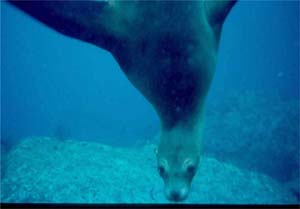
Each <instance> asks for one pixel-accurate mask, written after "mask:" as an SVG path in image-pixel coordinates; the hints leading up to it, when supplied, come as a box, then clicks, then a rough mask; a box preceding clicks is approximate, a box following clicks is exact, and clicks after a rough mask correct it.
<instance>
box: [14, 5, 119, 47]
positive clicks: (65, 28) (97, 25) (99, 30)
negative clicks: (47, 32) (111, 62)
mask: <svg viewBox="0 0 300 209" xmlns="http://www.w3.org/2000/svg"><path fill="white" fill-rule="evenodd" d="M8 2H9V3H11V4H12V5H14V6H16V7H17V8H19V9H21V10H23V11H24V12H26V13H28V14H29V15H31V16H32V17H34V18H36V19H38V20H39V21H41V22H43V23H44V24H46V25H47V26H49V27H51V28H53V29H55V30H56V31H58V32H60V33H62V34H64V35H67V36H70V37H73V38H77V39H80V40H83V41H86V42H89V43H92V44H94V45H97V46H99V47H101V48H104V49H106V50H109V51H111V50H112V49H113V48H114V47H115V45H116V44H117V40H116V38H115V37H114V36H113V34H112V33H111V32H110V30H109V28H107V25H108V24H105V22H106V21H108V20H107V17H106V15H105V14H106V13H107V10H108V2H105V1H12V0H8Z"/></svg>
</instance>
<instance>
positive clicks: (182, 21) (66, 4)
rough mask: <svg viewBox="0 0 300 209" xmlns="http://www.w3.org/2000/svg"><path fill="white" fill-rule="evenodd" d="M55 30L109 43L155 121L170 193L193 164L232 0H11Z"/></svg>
mask: <svg viewBox="0 0 300 209" xmlns="http://www.w3.org/2000/svg"><path fill="white" fill-rule="evenodd" d="M9 2H10V3H11V4H13V5H15V6H16V7H18V8H20V9H21V10H23V11H25V12H26V13H28V14H29V15H31V16H33V17H34V18H36V19H38V20H39V21H41V22H43V23H44V24H46V25H48V26H50V27H51V28H53V29H55V30H56V31H58V32H60V33H62V34H64V35H67V36H70V37H73V38H77V39H80V40H82V41H85V42H89V43H91V44H94V45H96V46H98V47H101V48H103V49H106V50H108V51H109V52H111V53H112V55H113V56H114V58H115V59H116V60H117V62H118V63H119V65H120V66H121V69H122V70H123V72H124V73H125V74H126V76H127V78H128V79H129V80H130V81H131V83H132V84H133V85H134V86H135V87H136V88H137V89H138V90H139V91H140V92H141V93H142V94H143V95H144V96H145V98H146V99H147V100H148V101H149V102H150V103H151V104H152V105H153V107H154V109H155V110H156V112H157V114H158V115H159V118H160V121H161V134H160V142H159V145H158V149H157V162H158V171H159V174H160V176H161V177H162V178H163V180H164V182H165V194H166V197H167V198H168V199H169V200H172V201H182V200H184V199H186V197H187V195H188V192H189V190H190V185H191V182H192V179H193V177H194V175H195V173H196V171H197V167H198V163H199V159H200V151H201V141H202V130H203V120H204V116H203V109H204V102H205V97H206V95H207V92H208V90H209V86H210V84H211V81H212V78H213V75H214V71H215V67H216V58H217V49H218V44H219V40H220V34H221V29H222V25H223V22H224V20H225V18H226V16H227V15H228V13H229V11H230V10H231V8H232V7H233V5H234V4H235V1H228V0H224V1H210V0H209V1H203V0H202V1H9Z"/></svg>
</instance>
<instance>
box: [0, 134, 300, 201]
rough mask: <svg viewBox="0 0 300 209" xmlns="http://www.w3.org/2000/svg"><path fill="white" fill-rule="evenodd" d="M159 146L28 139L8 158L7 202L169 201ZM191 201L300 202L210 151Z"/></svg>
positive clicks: (4, 194) (262, 177) (265, 178)
mask: <svg viewBox="0 0 300 209" xmlns="http://www.w3.org/2000/svg"><path fill="white" fill-rule="evenodd" d="M154 147H155V146H154V145H146V146H144V147H143V148H139V149H126V148H113V147H109V146H105V145H102V144H99V143H92V142H78V141H72V140H66V141H61V140H56V139H52V138H46V137H45V138H27V139H25V140H23V141H22V142H21V143H19V144H18V145H17V146H15V147H14V148H13V149H12V150H11V151H10V153H9V154H8V155H7V157H6V159H5V165H4V166H3V167H2V169H4V170H3V172H2V173H3V174H4V176H3V177H2V181H1V202H36V203H37V202H39V203H40V202H43V203H44V202H54V203H168V201H167V200H166V199H165V197H164V194H163V182H162V180H161V179H160V177H159V176H158V174H157V171H156V161H155V154H154ZM3 160H4V159H3ZM185 202H186V203H230V204H236V203H237V204H248V203H254V204H295V203H298V204H299V202H298V200H297V198H296V197H295V195H294V194H293V193H292V191H291V190H290V189H289V188H288V187H287V186H284V185H283V184H280V183H279V182H277V181H275V180H274V179H272V178H270V177H268V176H266V175H263V174H260V173H257V172H253V171H249V170H246V169H239V168H237V167H235V166H233V165H231V164H228V163H223V162H219V161H218V160H216V159H214V158H211V157H206V156H203V158H202V160H201V165H200V170H199V171H198V173H197V175H196V176H195V178H194V181H193V185H192V189H191V193H190V195H189V198H188V199H187V201H185Z"/></svg>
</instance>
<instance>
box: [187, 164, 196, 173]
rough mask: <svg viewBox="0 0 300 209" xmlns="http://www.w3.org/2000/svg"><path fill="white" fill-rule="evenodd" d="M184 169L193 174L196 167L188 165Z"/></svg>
mask: <svg viewBox="0 0 300 209" xmlns="http://www.w3.org/2000/svg"><path fill="white" fill-rule="evenodd" d="M186 170H187V172H188V173H189V174H194V173H195V171H196V167H195V166H194V165H189V166H188V167H187V169H186Z"/></svg>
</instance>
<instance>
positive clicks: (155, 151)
mask: <svg viewBox="0 0 300 209" xmlns="http://www.w3.org/2000/svg"><path fill="white" fill-rule="evenodd" d="M153 152H154V153H155V155H157V153H158V150H157V147H155V148H154V149H153Z"/></svg>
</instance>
